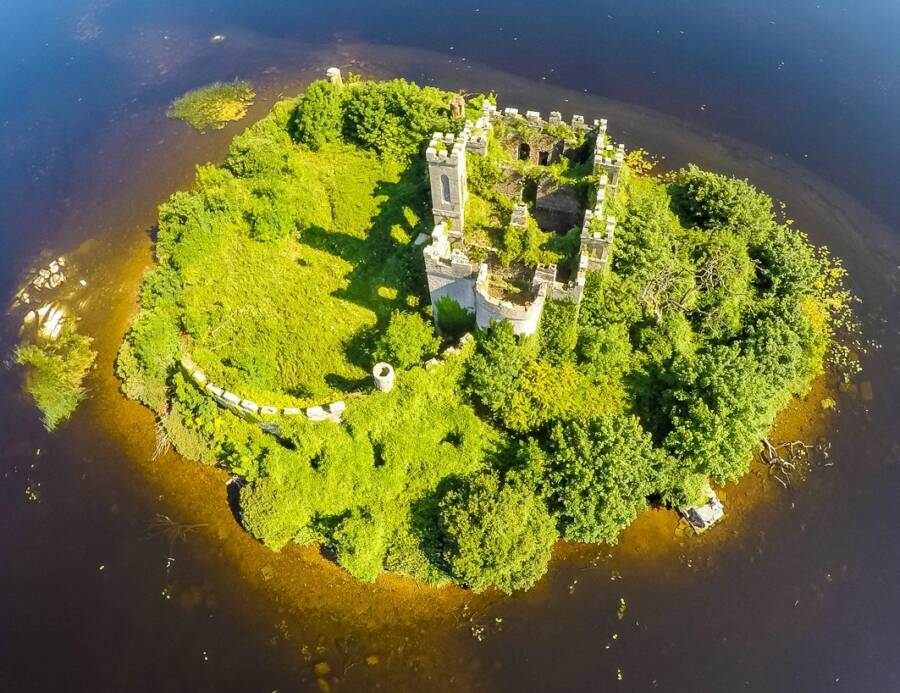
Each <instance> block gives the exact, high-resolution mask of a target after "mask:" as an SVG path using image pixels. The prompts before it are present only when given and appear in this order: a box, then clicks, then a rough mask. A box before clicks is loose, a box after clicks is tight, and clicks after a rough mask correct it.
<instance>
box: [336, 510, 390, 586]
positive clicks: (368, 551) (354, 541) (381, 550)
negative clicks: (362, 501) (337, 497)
mask: <svg viewBox="0 0 900 693" xmlns="http://www.w3.org/2000/svg"><path fill="white" fill-rule="evenodd" d="M334 544H335V547H336V548H337V562H338V563H339V564H340V565H341V567H342V568H344V569H345V570H346V571H347V572H348V573H350V574H351V575H352V576H353V577H355V578H358V579H360V580H364V581H366V582H374V581H375V578H376V577H378V575H379V574H380V573H381V571H382V569H383V567H384V556H385V554H386V553H387V535H386V533H385V528H384V524H383V523H381V522H378V521H376V520H375V518H373V517H372V515H371V514H370V513H369V512H368V511H366V510H361V509H356V510H354V511H353V512H352V513H350V515H348V516H347V517H346V518H344V519H343V520H342V521H341V524H340V525H338V528H337V530H335V533H334Z"/></svg>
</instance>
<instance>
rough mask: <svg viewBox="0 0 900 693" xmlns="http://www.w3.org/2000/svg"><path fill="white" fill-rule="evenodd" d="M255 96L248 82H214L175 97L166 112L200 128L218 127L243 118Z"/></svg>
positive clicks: (210, 128) (214, 128) (212, 128)
mask: <svg viewBox="0 0 900 693" xmlns="http://www.w3.org/2000/svg"><path fill="white" fill-rule="evenodd" d="M255 96H256V94H255V92H254V91H253V88H252V87H251V86H250V83H249V82H244V81H234V82H215V83H214V84H210V85H208V86H205V87H200V88H199V89H193V90H191V91H189V92H188V93H187V94H185V95H184V96H180V97H178V98H177V99H175V101H173V102H172V105H171V106H170V107H169V111H168V113H167V115H168V116H169V117H170V118H177V119H179V120H183V121H185V122H186V123H189V124H190V125H191V126H193V127H194V128H195V129H197V130H200V131H201V132H203V131H204V130H219V129H221V128H223V127H225V124H226V123H228V122H231V121H234V120H240V119H241V118H243V117H244V116H245V115H246V114H247V109H248V108H249V107H250V105H251V104H252V103H253V98H254V97H255Z"/></svg>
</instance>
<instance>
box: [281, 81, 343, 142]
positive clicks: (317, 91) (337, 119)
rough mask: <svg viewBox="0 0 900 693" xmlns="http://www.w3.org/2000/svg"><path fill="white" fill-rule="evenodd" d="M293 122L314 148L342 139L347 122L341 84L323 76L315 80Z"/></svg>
mask: <svg viewBox="0 0 900 693" xmlns="http://www.w3.org/2000/svg"><path fill="white" fill-rule="evenodd" d="M292 126H293V131H294V134H295V137H296V138H297V141H298V142H301V143H302V144H305V145H306V146H307V147H309V148H310V149H312V150H314V151H315V150H318V149H321V148H322V147H323V146H324V145H326V144H328V143H329V142H335V141H337V140H338V139H340V137H341V129H342V126H343V109H342V99H341V87H339V86H338V85H336V84H332V83H331V82H329V81H327V80H323V79H319V80H316V81H314V82H312V83H311V84H310V85H309V86H308V87H307V88H306V95H305V96H304V97H303V100H302V101H301V102H300V104H299V105H298V106H297V110H296V112H295V114H294V119H293V122H292Z"/></svg>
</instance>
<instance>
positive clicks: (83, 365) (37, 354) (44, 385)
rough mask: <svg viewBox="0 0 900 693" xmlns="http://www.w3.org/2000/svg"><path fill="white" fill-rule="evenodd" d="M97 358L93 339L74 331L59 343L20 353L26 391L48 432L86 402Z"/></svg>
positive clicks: (69, 330) (24, 348)
mask: <svg viewBox="0 0 900 693" xmlns="http://www.w3.org/2000/svg"><path fill="white" fill-rule="evenodd" d="M96 356H97V354H96V352H95V351H93V350H92V349H91V339H90V338H89V337H85V336H83V335H80V334H78V333H76V332H75V330H74V329H73V328H71V327H69V328H66V329H63V331H62V333H61V334H60V335H59V337H58V338H57V339H56V340H55V341H52V342H41V343H38V344H23V345H20V346H19V347H18V348H17V349H16V361H17V362H18V363H19V364H21V365H23V366H26V367H27V368H28V373H27V376H26V381H25V389H26V390H27V391H28V394H30V395H31V396H32V397H33V398H34V402H35V404H36V405H37V407H38V409H40V410H41V413H42V414H43V421H44V427H45V428H46V429H47V430H48V431H52V430H53V429H54V428H56V427H57V426H58V425H59V424H60V423H61V422H63V421H65V420H66V419H67V418H69V416H71V415H72V412H74V411H75V409H76V408H77V407H78V403H79V402H81V400H82V399H83V398H84V388H83V387H82V385H81V384H82V381H83V380H84V376H85V375H87V372H88V370H89V369H90V367H91V366H92V365H93V363H94V359H95V358H96Z"/></svg>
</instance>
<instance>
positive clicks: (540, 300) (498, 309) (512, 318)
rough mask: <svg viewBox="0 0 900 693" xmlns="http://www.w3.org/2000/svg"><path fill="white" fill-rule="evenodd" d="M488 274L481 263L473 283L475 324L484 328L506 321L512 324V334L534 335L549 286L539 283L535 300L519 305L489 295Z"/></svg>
mask: <svg viewBox="0 0 900 693" xmlns="http://www.w3.org/2000/svg"><path fill="white" fill-rule="evenodd" d="M489 272H490V269H489V268H488V265H487V263H482V264H481V268H480V270H479V272H478V279H477V281H476V282H475V323H476V324H477V325H478V327H481V328H486V327H488V326H489V325H490V324H491V322H493V321H494V320H506V321H507V322H510V323H512V326H513V332H515V333H516V334H532V333H534V331H535V330H537V326H538V322H540V319H541V313H543V312H544V302H545V301H546V299H547V292H548V291H549V289H550V286H549V285H548V284H547V283H544V282H542V283H540V285H539V286H538V287H537V295H536V296H535V299H534V300H533V301H532V302H531V303H528V304H526V305H519V304H515V303H512V302H510V301H505V300H503V299H500V298H495V297H493V296H491V295H490V292H489V290H488V273H489Z"/></svg>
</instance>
